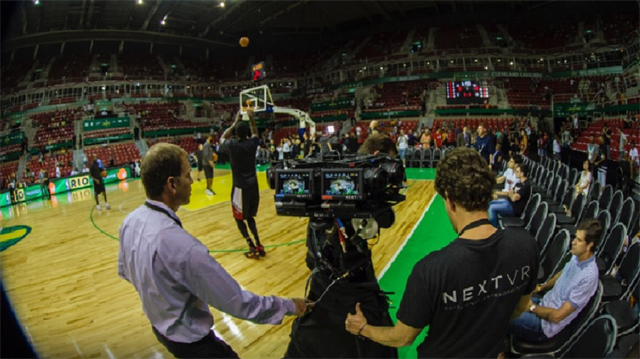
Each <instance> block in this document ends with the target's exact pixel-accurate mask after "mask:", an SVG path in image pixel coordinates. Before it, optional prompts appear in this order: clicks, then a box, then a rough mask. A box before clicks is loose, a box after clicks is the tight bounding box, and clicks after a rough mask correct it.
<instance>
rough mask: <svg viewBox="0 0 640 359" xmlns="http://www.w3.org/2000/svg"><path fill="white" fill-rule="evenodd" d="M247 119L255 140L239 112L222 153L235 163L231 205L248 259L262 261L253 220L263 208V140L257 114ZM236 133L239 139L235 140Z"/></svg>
mask: <svg viewBox="0 0 640 359" xmlns="http://www.w3.org/2000/svg"><path fill="white" fill-rule="evenodd" d="M247 115H248V116H249V123H250V125H251V137H249V127H248V126H247V124H246V123H244V122H242V121H241V120H240V118H241V113H240V112H238V114H237V116H236V120H235V121H234V122H233V125H231V127H229V128H228V129H227V130H226V131H225V132H224V134H222V144H221V150H222V151H223V152H225V153H227V154H228V155H229V158H230V159H231V161H230V162H231V174H232V176H233V191H232V192H231V205H232V207H233V217H234V218H235V220H236V224H237V225H238V229H239V230H240V233H242V236H243V237H244V238H245V239H246V240H247V244H248V245H249V251H248V252H246V253H245V256H246V257H247V258H252V259H259V258H260V257H264V256H265V255H266V252H265V251H264V247H263V246H262V244H260V237H259V236H258V229H257V228H256V221H255V219H254V218H253V217H255V216H256V214H258V206H259V204H260V193H259V191H258V178H257V177H256V150H257V149H258V144H259V139H258V129H257V127H256V122H255V120H254V118H253V111H252V110H248V111H247ZM234 130H235V133H236V136H237V139H232V138H231V135H232V133H233V132H234ZM244 221H247V224H248V225H249V229H251V233H252V234H253V238H254V239H255V241H256V242H255V245H254V244H253V241H252V240H251V237H250V236H249V232H247V226H246V225H245V223H244Z"/></svg>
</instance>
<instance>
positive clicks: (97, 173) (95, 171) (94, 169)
mask: <svg viewBox="0 0 640 359" xmlns="http://www.w3.org/2000/svg"><path fill="white" fill-rule="evenodd" d="M89 173H90V174H91V176H92V177H94V178H97V179H102V169H101V168H100V165H99V164H98V161H93V163H92V164H91V167H89Z"/></svg>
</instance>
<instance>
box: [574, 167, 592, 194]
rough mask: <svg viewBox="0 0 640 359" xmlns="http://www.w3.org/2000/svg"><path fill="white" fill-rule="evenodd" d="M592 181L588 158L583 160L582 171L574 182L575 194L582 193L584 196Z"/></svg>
mask: <svg viewBox="0 0 640 359" xmlns="http://www.w3.org/2000/svg"><path fill="white" fill-rule="evenodd" d="M592 182H593V175H592V174H591V172H590V171H589V160H585V161H584V162H583V163H582V172H580V178H579V179H578V183H576V185H575V188H576V196H577V195H579V194H582V195H584V196H586V195H587V194H588V193H589V187H591V183H592Z"/></svg>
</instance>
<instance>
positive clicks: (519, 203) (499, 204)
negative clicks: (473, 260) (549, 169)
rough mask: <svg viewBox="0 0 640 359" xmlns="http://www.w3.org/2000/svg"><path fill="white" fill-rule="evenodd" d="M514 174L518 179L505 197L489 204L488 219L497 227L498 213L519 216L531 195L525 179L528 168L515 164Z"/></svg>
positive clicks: (528, 184)
mask: <svg viewBox="0 0 640 359" xmlns="http://www.w3.org/2000/svg"><path fill="white" fill-rule="evenodd" d="M515 171H516V176H518V178H519V179H520V182H519V183H517V184H516V185H515V186H514V187H513V188H512V189H510V190H509V192H508V194H507V199H497V200H494V201H491V203H490V204H489V220H490V221H491V224H493V226H494V227H496V228H498V215H501V216H503V217H513V216H520V215H521V214H522V212H523V211H524V207H525V206H526V205H527V201H529V197H531V184H530V183H529V181H527V177H528V176H529V168H528V167H527V166H526V165H524V164H520V165H519V166H516V170H515Z"/></svg>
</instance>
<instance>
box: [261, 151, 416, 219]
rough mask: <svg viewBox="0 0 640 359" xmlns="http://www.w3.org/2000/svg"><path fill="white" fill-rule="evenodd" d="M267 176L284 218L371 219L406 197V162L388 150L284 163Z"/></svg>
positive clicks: (272, 166)
mask: <svg viewBox="0 0 640 359" xmlns="http://www.w3.org/2000/svg"><path fill="white" fill-rule="evenodd" d="M267 178H268V180H269V186H270V187H271V189H273V190H275V205H276V213H277V214H279V215H283V216H293V217H309V218H341V219H352V218H371V217H375V215H376V214H377V213H378V212H381V211H385V210H388V209H390V208H391V207H392V206H394V205H396V204H398V203H400V202H402V201H404V199H405V196H404V195H402V194H400V190H401V189H402V188H404V187H405V186H404V182H405V180H406V176H405V171H404V166H403V165H402V161H400V160H396V159H394V158H391V157H389V156H387V155H385V154H381V155H347V156H346V157H344V158H342V159H336V160H325V159H323V158H314V157H308V158H305V159H303V160H285V161H278V162H274V163H273V164H272V165H271V167H270V168H269V169H268V170H267Z"/></svg>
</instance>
